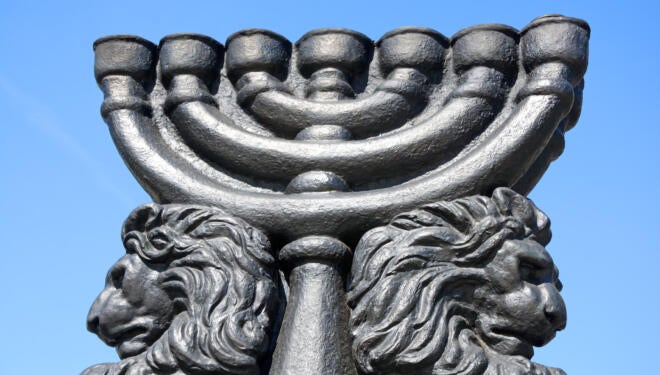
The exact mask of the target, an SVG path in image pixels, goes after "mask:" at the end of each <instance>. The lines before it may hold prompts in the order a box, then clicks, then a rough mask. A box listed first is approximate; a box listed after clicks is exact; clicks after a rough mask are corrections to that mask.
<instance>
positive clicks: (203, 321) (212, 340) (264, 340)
mask: <svg viewBox="0 0 660 375" xmlns="http://www.w3.org/2000/svg"><path fill="white" fill-rule="evenodd" d="M122 237H123V241H124V246H125V248H126V255H124V256H123V257H122V258H121V259H120V260H119V261H117V263H115V265H113V266H112V268H111V269H110V271H109V272H108V277H107V280H106V287H105V289H104V290H103V291H102V292H101V294H100V295H99V296H98V298H97V299H96V300H95V301H94V304H93V305H92V307H91V309H90V312H89V316H88V323H87V325H88V329H89V330H90V331H91V332H93V333H96V334H97V335H98V336H99V337H100V338H101V340H103V341H104V342H105V343H107V344H108V345H111V346H115V347H116V350H117V353H118V354H119V357H120V358H121V361H119V362H117V363H107V364H99V365H96V366H92V367H90V368H88V369H87V370H85V371H84V372H83V374H85V375H96V374H106V375H110V374H113V375H117V374H141V375H144V374H192V373H194V374H258V373H260V371H261V370H260V365H262V363H261V362H264V361H267V360H268V359H267V358H264V357H265V356H266V354H267V353H268V351H269V347H270V335H271V333H272V332H271V331H272V325H273V324H272V322H273V319H274V313H275V310H276V308H277V303H278V291H277V287H276V283H275V281H274V269H273V263H274V259H273V256H272V255H271V252H270V244H269V242H268V239H267V238H266V236H265V235H264V234H262V233H261V232H260V231H258V230H257V229H255V228H253V227H251V226H250V225H248V224H247V223H246V222H244V221H243V220H241V219H238V218H234V217H231V216H228V215H227V214H225V213H224V212H222V211H220V210H218V209H215V208H209V207H202V206H190V205H158V204H148V205H145V206H142V207H139V208H138V209H136V210H135V211H134V212H133V213H132V214H131V215H130V216H129V217H128V219H127V220H126V222H125V223H124V227H123V231H122Z"/></svg>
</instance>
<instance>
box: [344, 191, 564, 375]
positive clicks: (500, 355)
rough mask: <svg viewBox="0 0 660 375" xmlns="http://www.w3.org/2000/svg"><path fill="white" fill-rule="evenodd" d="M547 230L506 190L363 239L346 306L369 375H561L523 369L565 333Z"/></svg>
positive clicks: (413, 216) (436, 209) (395, 223)
mask: <svg viewBox="0 0 660 375" xmlns="http://www.w3.org/2000/svg"><path fill="white" fill-rule="evenodd" d="M549 240H550V222H549V220H548V218H547V217H546V216H545V215H544V214H543V213H542V212H541V211H539V210H538V209H537V208H536V207H535V206H534V204H533V203H532V202H531V201H529V200H527V199H526V198H524V197H523V196H521V195H518V194H517V193H515V192H513V191H512V190H510V189H506V188H500V189H497V190H495V192H494V193H493V196H492V198H490V197H484V196H472V197H467V198H461V199H457V200H454V201H450V202H438V203H434V204H429V205H426V206H423V207H422V208H420V209H418V210H415V211H411V212H408V213H404V214H401V215H398V216H397V217H396V218H394V219H393V220H392V222H391V223H390V224H389V225H387V226H385V227H378V228H375V229H372V230H371V231H369V232H368V233H367V234H366V235H365V236H364V237H363V238H362V240H361V241H360V243H359V244H358V246H357V249H356V251H355V258H354V260H353V269H352V271H351V277H352V282H351V286H350V288H349V292H348V303H349V305H350V306H351V308H352V313H351V335H352V338H353V352H354V355H355V360H356V362H357V364H358V366H359V368H360V370H362V372H363V373H365V374H466V375H468V374H473V375H477V374H564V372H563V371H561V370H558V369H551V368H547V367H544V366H542V365H538V364H535V363H532V362H530V361H529V358H531V357H532V355H533V353H534V352H533V349H532V346H542V345H544V344H546V343H547V342H549V341H550V340H551V339H552V338H553V337H554V336H555V332H556V331H557V330H560V329H563V328H564V326H565V324H566V308H565V306H564V302H563V300H562V298H561V296H560V295H559V290H561V284H560V283H559V280H558V279H557V268H556V267H555V266H554V264H553V262H552V258H550V255H549V254H548V253H547V252H546V250H545V249H544V248H543V245H545V244H547V243H548V241H549Z"/></svg>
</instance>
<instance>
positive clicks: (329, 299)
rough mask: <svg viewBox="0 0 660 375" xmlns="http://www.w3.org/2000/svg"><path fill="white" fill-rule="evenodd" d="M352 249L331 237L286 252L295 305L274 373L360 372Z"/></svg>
mask: <svg viewBox="0 0 660 375" xmlns="http://www.w3.org/2000/svg"><path fill="white" fill-rule="evenodd" d="M350 255H351V251H350V249H349V248H348V247H347V246H346V245H344V244H343V243H342V242H340V241H339V240H336V239H334V238H331V237H321V236H311V237H304V238H302V239H299V240H296V241H294V242H292V243H290V244H288V245H287V246H285V247H284V248H283V249H282V251H280V255H279V258H280V260H281V261H284V262H285V263H286V264H287V265H288V266H289V267H291V271H290V274H289V285H290V294H289V302H288V304H287V307H286V312H285V313H284V320H283V322H282V328H281V329H280V335H279V338H278V340H277V347H276V348H275V353H274V354H273V364H272V367H271V369H270V374H273V375H285V374H288V375H307V374H323V375H326V374H327V375H348V374H356V371H355V367H354V364H353V357H352V355H351V346H350V339H349V336H348V317H349V311H348V306H347V305H346V295H345V289H344V288H345V281H344V280H345V274H346V272H345V267H343V265H344V264H346V263H348V262H347V261H348V260H349V259H350Z"/></svg>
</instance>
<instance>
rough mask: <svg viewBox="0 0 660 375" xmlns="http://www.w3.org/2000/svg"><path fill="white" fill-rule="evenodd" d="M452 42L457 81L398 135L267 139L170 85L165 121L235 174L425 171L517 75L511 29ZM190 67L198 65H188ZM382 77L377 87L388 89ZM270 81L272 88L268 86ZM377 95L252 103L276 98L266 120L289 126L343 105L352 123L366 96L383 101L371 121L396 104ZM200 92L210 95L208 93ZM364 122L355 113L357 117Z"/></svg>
mask: <svg viewBox="0 0 660 375" xmlns="http://www.w3.org/2000/svg"><path fill="white" fill-rule="evenodd" d="M484 34H485V35H486V36H487V37H488V38H489V40H490V41H491V42H492V41H493V40H497V41H498V42H499V43H495V44H496V45H497V46H498V47H497V48H494V47H492V46H491V45H487V44H483V43H481V40H480V39H482V38H483V37H484ZM452 44H453V45H454V53H453V56H454V57H453V59H454V66H455V68H456V69H457V73H456V74H457V75H458V78H457V79H458V80H459V82H460V83H459V84H458V85H457V86H456V87H455V88H454V90H453V92H452V93H450V95H449V99H448V101H447V102H446V103H445V105H444V106H443V107H441V108H440V109H439V110H437V111H436V113H435V114H433V115H431V116H430V117H429V118H428V119H426V120H424V121H422V122H420V123H419V124H416V125H415V126H412V127H410V128H409V129H406V130H402V131H399V132H391V133H386V134H384V135H381V136H379V137H373V138H368V139H362V140H354V141H347V142H323V141H321V142H315V141H306V142H300V141H293V140H287V139H282V138H272V137H266V136H262V135H257V134H253V133H250V132H248V131H246V130H243V129H242V128H240V127H238V126H236V125H234V123H233V122H232V121H231V120H230V119H229V118H228V117H227V116H225V115H224V114H222V113H221V112H220V111H219V110H218V109H216V108H215V107H213V106H211V105H209V104H208V102H207V101H204V100H190V98H191V95H185V96H181V99H177V96H178V94H177V93H176V91H175V90H174V89H171V90H170V94H169V96H168V103H171V113H170V118H171V119H172V121H173V122H174V123H175V125H176V126H177V127H178V130H179V132H180V134H181V135H182V136H183V138H184V140H185V141H186V142H187V143H189V144H190V146H191V148H193V149H195V150H197V151H198V152H199V153H200V154H202V155H203V156H204V157H205V158H207V159H209V160H212V161H213V162H215V163H218V164H219V165H222V166H223V167H225V168H228V169H229V170H231V171H233V172H235V173H239V174H240V173H244V172H245V171H249V173H250V175H251V176H253V177H257V178H261V179H264V180H268V181H278V182H281V183H283V184H287V183H289V182H290V181H291V180H292V179H294V178H295V177H296V176H298V175H300V174H302V173H304V172H307V171H310V170H323V171H330V172H332V173H335V174H337V175H339V176H341V177H343V178H344V179H345V180H347V181H349V183H351V184H353V185H354V186H355V185H357V186H359V185H360V184H365V183H369V182H372V181H374V180H378V179H387V178H393V177H394V178H399V179H400V178H401V177H402V176H405V175H407V174H414V173H416V172H419V171H420V170H431V169H433V168H435V167H437V166H438V165H441V164H442V163H444V162H446V161H448V160H450V159H451V158H453V157H454V156H455V155H456V154H457V153H458V152H459V151H461V150H462V149H463V148H464V147H465V145H466V144H468V143H469V142H470V141H471V140H472V139H474V138H475V137H476V136H477V135H478V134H480V133H481V132H482V131H483V130H484V129H485V128H486V127H487V125H488V124H489V123H490V122H491V121H492V120H493V119H494V118H495V117H496V116H497V115H498V113H499V112H500V110H501V108H502V106H503V105H504V102H505V100H506V98H507V94H508V93H509V90H510V87H511V84H512V82H513V81H514V79H512V77H515V76H516V72H517V48H514V47H515V46H516V45H517V34H516V33H515V32H514V31H512V30H511V29H510V28H503V27H501V26H498V25H484V26H480V27H475V28H471V29H469V30H465V31H464V32H462V33H461V34H460V35H458V36H457V37H456V38H455V39H454V40H453V41H452ZM502 46H503V47H502ZM484 56H487V57H484ZM404 69H410V68H396V69H395V70H394V71H393V72H392V73H391V75H395V76H396V74H398V73H400V72H401V71H402V70H404ZM190 71H191V72H194V71H199V69H196V67H194V66H191V67H190ZM181 73H182V74H183V73H187V72H185V71H184V72H181ZM187 75H188V76H189V75H190V74H189V73H188V74H187ZM387 82H388V81H386V83H384V84H383V86H387ZM392 82H393V81H389V83H392ZM272 86H273V87H276V85H274V84H273V85H272ZM239 94H240V92H239ZM380 94H382V95H386V96H382V95H380ZM380 94H379V93H376V94H374V96H371V97H369V98H366V99H364V100H363V101H361V100H357V101H343V102H335V103H320V102H310V101H305V100H302V99H295V98H292V97H291V96H285V94H282V93H279V92H273V91H269V92H265V93H263V94H260V95H258V96H257V98H256V99H255V103H256V102H258V101H259V100H260V99H259V98H279V100H283V101H280V102H278V101H274V102H273V103H270V104H269V107H268V110H267V111H266V110H264V112H268V113H269V116H272V118H271V120H272V121H273V122H277V121H283V122H285V123H286V122H288V121H289V120H291V121H292V123H296V122H298V121H302V123H305V121H306V120H304V119H302V118H295V117H294V118H291V117H287V116H291V113H303V112H305V113H307V112H310V111H308V110H309V108H313V109H315V111H313V113H316V115H317V116H324V112H323V108H325V106H336V107H337V108H343V109H342V112H341V113H344V111H345V112H346V113H345V116H344V117H345V118H346V121H347V122H348V123H351V119H357V118H358V117H360V116H362V114H363V113H366V112H365V111H362V110H359V109H360V106H362V105H364V104H365V103H364V102H365V101H370V100H372V99H373V100H375V99H378V98H383V102H382V103H380V104H379V105H381V104H382V105H384V106H385V107H386V108H380V109H378V110H381V111H382V113H381V114H378V113H374V114H369V116H371V118H372V119H375V118H376V117H379V116H381V115H385V117H387V116H389V114H392V112H391V111H392V110H394V111H395V112H396V110H395V109H396V108H394V109H392V108H390V107H388V105H387V104H386V102H385V101H386V100H389V99H388V98H389V97H390V96H388V95H394V94H389V93H380ZM199 96H200V97H201V98H208V97H209V95H208V94H206V95H199ZM303 103H304V104H305V105H306V106H305V105H303ZM370 103H376V102H370ZM177 104H178V105H177ZM295 107H300V108H301V110H300V112H292V111H291V108H295ZM316 107H318V108H316ZM283 108H284V109H283ZM371 109H373V108H370V110H371ZM374 110H375V109H374ZM350 112H354V113H353V114H350ZM283 113H284V114H283ZM310 113H312V112H310ZM317 119H319V121H321V117H318V118H317ZM364 120H365V119H364V118H362V119H361V120H360V121H364ZM379 121H380V120H379ZM321 123H323V122H321ZM368 124H371V123H370V122H369V121H366V122H365V123H363V124H362V125H361V126H368ZM372 125H373V124H372ZM342 127H344V128H348V130H349V131H352V130H354V129H353V128H351V127H350V126H349V125H347V124H342ZM376 129H380V127H376ZM296 130H297V128H296Z"/></svg>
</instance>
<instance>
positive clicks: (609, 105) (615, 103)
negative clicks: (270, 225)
mask: <svg viewBox="0 0 660 375" xmlns="http://www.w3.org/2000/svg"><path fill="white" fill-rule="evenodd" d="M148 3H149V5H148ZM658 8H659V6H658V5H657V2H654V1H651V0H648V1H627V2H623V1H620V2H615V1H612V2H606V1H540V0H538V1H529V0H527V1H499V2H494V1H492V0H483V1H462V2H461V1H455V2H443V1H437V0H436V1H426V2H424V1H416V0H399V1H380V2H366V1H364V2H362V1H357V0H355V1H354V3H353V4H352V3H351V2H349V1H344V0H341V1H338V0H334V1H316V2H312V1H307V2H299V3H296V2H292V1H254V0H252V1H235V2H222V1H207V2H201V1H187V2H183V1H159V2H146V1H135V0H133V1H123V0H121V1H120V0H114V1H98V2H95V1H80V2H74V1H57V2H55V1H52V2H46V1H44V2H32V1H8V0H0V115H1V119H0V129H1V131H0V173H1V174H0V176H1V177H0V181H1V183H0V193H1V194H0V210H1V212H2V216H1V218H0V223H1V224H2V225H0V228H1V229H0V234H1V238H2V242H3V243H4V245H3V248H4V250H3V251H2V253H3V254H4V256H3V258H2V259H3V261H2V262H0V291H2V298H1V299H0V301H1V302H0V332H2V336H3V337H2V339H0V358H1V360H0V374H3V375H18V374H76V373H78V372H80V371H81V370H83V369H84V368H86V367H87V366H89V365H92V364H95V363H98V362H107V361H114V360H115V359H116V354H115V353H114V351H113V350H112V349H111V348H108V347H106V346H105V345H104V344H103V343H102V342H101V341H100V340H98V339H97V338H96V336H94V335H93V334H90V333H88V332H87V331H86V330H85V317H86V314H87V310H88V309H89V306H90V305H91V303H92V301H93V300H94V298H95V297H96V295H97V294H98V292H99V291H100V290H101V289H102V287H103V283H104V277H105V273H106V271H107V269H108V268H109V267H110V266H111V265H112V264H113V262H114V261H115V260H116V259H117V258H119V257H120V256H121V255H122V254H123V252H124V250H123V248H122V245H121V240H120V238H119V229H120V227H121V224H122V222H123V220H124V218H125V217H126V216H127V215H128V213H129V212H130V211H131V210H133V209H134V208H135V207H137V206H138V205H140V204H141V203H144V202H147V201H149V197H148V196H147V195H146V193H144V192H143V191H142V189H141V188H140V187H139V186H138V184H137V183H136V182H135V180H134V179H133V177H132V176H131V175H130V173H129V172H128V170H127V169H126V167H125V166H124V164H123V162H122V160H121V159H120V157H119V155H118V154H117V153H116V151H115V149H114V146H113V144H112V141H111V139H110V137H109V134H108V131H107V127H106V125H105V124H104V123H103V121H102V119H101V117H100V115H99V107H100V104H101V100H102V94H101V92H100V91H99V89H98V88H97V87H96V83H95V81H94V77H93V73H92V66H93V52H92V43H93V41H94V40H95V39H96V38H98V37H101V36H104V35H108V34H137V35H140V36H143V37H145V38H147V39H149V40H151V41H153V42H155V43H157V42H158V41H159V39H160V38H161V37H163V36H165V35H167V34H171V33H176V32H196V33H201V34H206V35H209V36H212V37H214V38H215V39H217V40H219V41H224V40H225V38H226V37H227V36H228V35H229V34H231V33H232V32H234V31H237V30H240V29H244V28H249V27H260V28H267V29H271V30H273V31H276V32H278V33H280V34H282V35H284V36H286V37H287V38H289V39H290V40H292V41H295V40H297V39H298V38H299V37H300V36H301V35H302V34H304V33H305V32H307V31H309V30H311V29H315V28H320V27H328V26H334V27H347V28H352V29H355V30H358V31H361V32H363V33H365V34H367V35H369V36H370V37H372V38H373V39H377V38H379V37H380V36H381V35H383V34H384V33H385V32H387V31H388V30H391V29H393V28H396V27H399V26H404V25H420V26H428V27H432V28H435V29H437V30H439V31H440V32H442V33H444V34H445V35H447V36H451V35H452V34H454V33H455V32H457V31H458V30H460V29H462V28H464V27H467V26H470V25H473V24H478V23H504V24H508V25H511V26H514V27H516V28H522V27H523V26H525V25H526V24H527V23H529V21H531V20H532V19H533V18H535V17H537V16H540V15H543V14H547V13H561V14H564V15H567V16H572V17H578V18H583V19H585V20H587V21H588V22H589V23H590V25H591V28H592V36H591V52H590V63H589V69H588V71H587V74H586V77H585V80H586V88H585V91H584V105H583V111H582V117H581V119H580V122H579V123H578V125H577V127H576V128H575V129H573V130H572V131H570V132H569V133H568V134H567V137H566V150H565V152H564V154H563V155H562V157H561V158H560V159H559V160H558V161H557V162H555V163H554V164H553V165H552V166H551V168H550V170H549V171H548V172H547V173H546V175H545V177H544V178H543V179H542V180H541V182H540V184H539V185H538V186H537V187H536V189H535V190H534V191H533V192H532V194H531V195H530V196H531V198H532V199H533V200H534V201H535V202H536V204H537V205H538V206H539V207H540V208H541V209H542V210H544V211H545V212H546V213H547V214H548V216H550V218H551V219H552V221H553V233H554V238H553V241H552V242H551V244H550V245H549V247H548V249H549V250H550V252H551V254H552V255H553V257H554V259H555V262H556V263H557V265H558V267H559V269H560V272H561V279H562V281H563V284H564V292H563V296H564V298H565V300H566V303H567V306H568V312H569V322H568V327H567V329H566V330H565V331H562V332H560V333H559V334H558V336H557V338H556V339H555V340H554V341H553V342H551V343H550V344H549V345H547V346H546V347H544V348H540V349H538V350H537V355H536V356H535V360H537V361H538V362H541V363H544V364H548V365H553V366H558V367H562V368H564V369H565V370H566V371H567V372H568V373H569V374H573V375H576V374H580V375H581V374H653V373H658V369H657V358H658V354H657V352H658V349H657V347H658V342H657V337H658V336H659V335H660V329H659V328H660V324H659V323H658V321H659V320H658V319H659V318H658V316H659V314H658V311H659V310H660V303H659V297H660V293H659V292H658V291H657V288H656V286H657V285H658V284H659V282H660V276H659V275H660V270H659V267H660V255H659V252H660V246H659V245H660V241H659V240H658V238H659V236H660V224H658V223H659V216H660V204H659V199H658V192H659V191H660V189H659V188H660V183H659V176H658V171H659V168H658V167H659V164H660V163H659V162H660V145H659V143H660V120H659V119H660V104H659V103H658V98H659V95H658V88H659V87H660V79H659V73H658V72H659V69H660V58H659V53H660V40H659V39H660V32H659V27H658V22H657V14H658Z"/></svg>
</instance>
